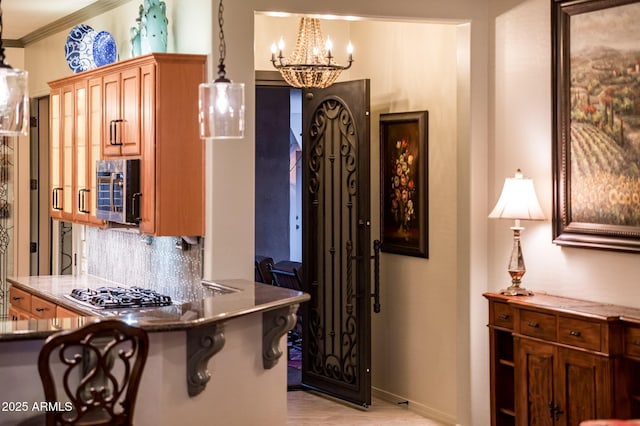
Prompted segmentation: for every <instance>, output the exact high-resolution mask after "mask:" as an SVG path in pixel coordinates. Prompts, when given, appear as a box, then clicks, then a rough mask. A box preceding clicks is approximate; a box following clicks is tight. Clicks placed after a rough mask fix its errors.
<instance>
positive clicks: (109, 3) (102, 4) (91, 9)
mask: <svg viewBox="0 0 640 426" xmlns="http://www.w3.org/2000/svg"><path fill="white" fill-rule="evenodd" d="M130 1H131V0H100V1H96V2H94V3H92V4H90V5H89V6H86V7H83V8H82V9H80V10H78V11H76V12H73V13H71V14H69V15H67V16H64V17H62V18H60V19H58V20H56V21H53V22H52V23H50V24H48V25H45V26H44V27H42V28H38V29H37V30H35V31H33V32H31V33H29V34H27V35H26V36H24V37H22V38H20V39H19V40H3V41H2V43H3V45H4V46H6V47H26V46H27V45H29V44H31V43H35V42H36V41H39V40H42V39H43V38H47V37H49V36H51V35H53V34H56V33H59V32H60V31H63V30H65V29H67V28H71V27H74V26H76V25H78V24H81V23H82V22H84V21H86V20H87V19H90V18H93V17H95V16H98V15H101V14H103V13H105V12H108V11H110V10H111V9H115V8H116V7H119V6H122V5H123V4H126V3H129V2H130ZM14 43H15V44H14Z"/></svg>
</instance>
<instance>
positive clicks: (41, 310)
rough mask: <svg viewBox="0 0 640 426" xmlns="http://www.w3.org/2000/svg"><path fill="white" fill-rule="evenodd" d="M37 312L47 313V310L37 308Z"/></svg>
mask: <svg viewBox="0 0 640 426" xmlns="http://www.w3.org/2000/svg"><path fill="white" fill-rule="evenodd" d="M36 311H37V312H44V311H46V309H45V308H36Z"/></svg>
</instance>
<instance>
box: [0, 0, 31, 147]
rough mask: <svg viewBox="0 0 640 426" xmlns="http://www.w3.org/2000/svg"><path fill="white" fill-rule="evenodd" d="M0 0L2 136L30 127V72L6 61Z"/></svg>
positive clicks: (15, 133) (25, 132)
mask: <svg viewBox="0 0 640 426" xmlns="http://www.w3.org/2000/svg"><path fill="white" fill-rule="evenodd" d="M2 28H3V24H2V2H1V1H0V136H19V135H27V131H28V129H29V127H28V125H29V93H28V84H27V78H28V73H27V72H26V71H23V70H18V69H13V68H11V66H10V65H7V64H6V63H5V62H4V59H5V56H4V46H3V45H2Z"/></svg>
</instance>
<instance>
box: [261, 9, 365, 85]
mask: <svg viewBox="0 0 640 426" xmlns="http://www.w3.org/2000/svg"><path fill="white" fill-rule="evenodd" d="M332 48H333V46H332V43H331V39H329V38H327V40H326V42H325V40H324V38H323V36H322V30H321V29H320V19H318V18H309V17H302V18H300V27H299V28H298V36H297V38H296V47H295V49H294V51H293V53H292V54H291V55H290V56H289V57H288V58H287V60H286V61H285V60H284V56H283V50H284V41H283V40H282V39H280V42H279V45H278V46H277V47H276V45H275V43H274V44H273V45H272V46H271V63H273V66H274V67H275V68H276V69H277V70H278V71H280V74H282V77H283V78H284V80H285V81H286V82H287V83H288V84H290V85H291V86H293V87H299V88H312V87H314V88H319V89H324V88H325V87H329V86H331V85H332V84H333V83H334V82H335V81H336V79H337V78H338V76H339V75H340V73H341V72H342V71H344V70H347V69H349V68H351V63H352V62H353V46H352V45H351V43H349V46H348V47H347V53H348V54H349V59H348V64H347V65H344V66H343V65H338V64H336V63H335V62H334V58H333V56H332V54H331V49H332ZM276 50H278V52H277V53H278V55H277V56H276Z"/></svg>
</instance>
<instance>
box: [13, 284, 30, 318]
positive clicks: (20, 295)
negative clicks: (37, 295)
mask: <svg viewBox="0 0 640 426" xmlns="http://www.w3.org/2000/svg"><path fill="white" fill-rule="evenodd" d="M9 300H10V303H11V305H12V306H14V307H16V308H19V309H22V310H23V311H26V312H31V294H30V293H27V292H26V291H24V290H20V289H19V288H15V287H11V288H10V289H9Z"/></svg>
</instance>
